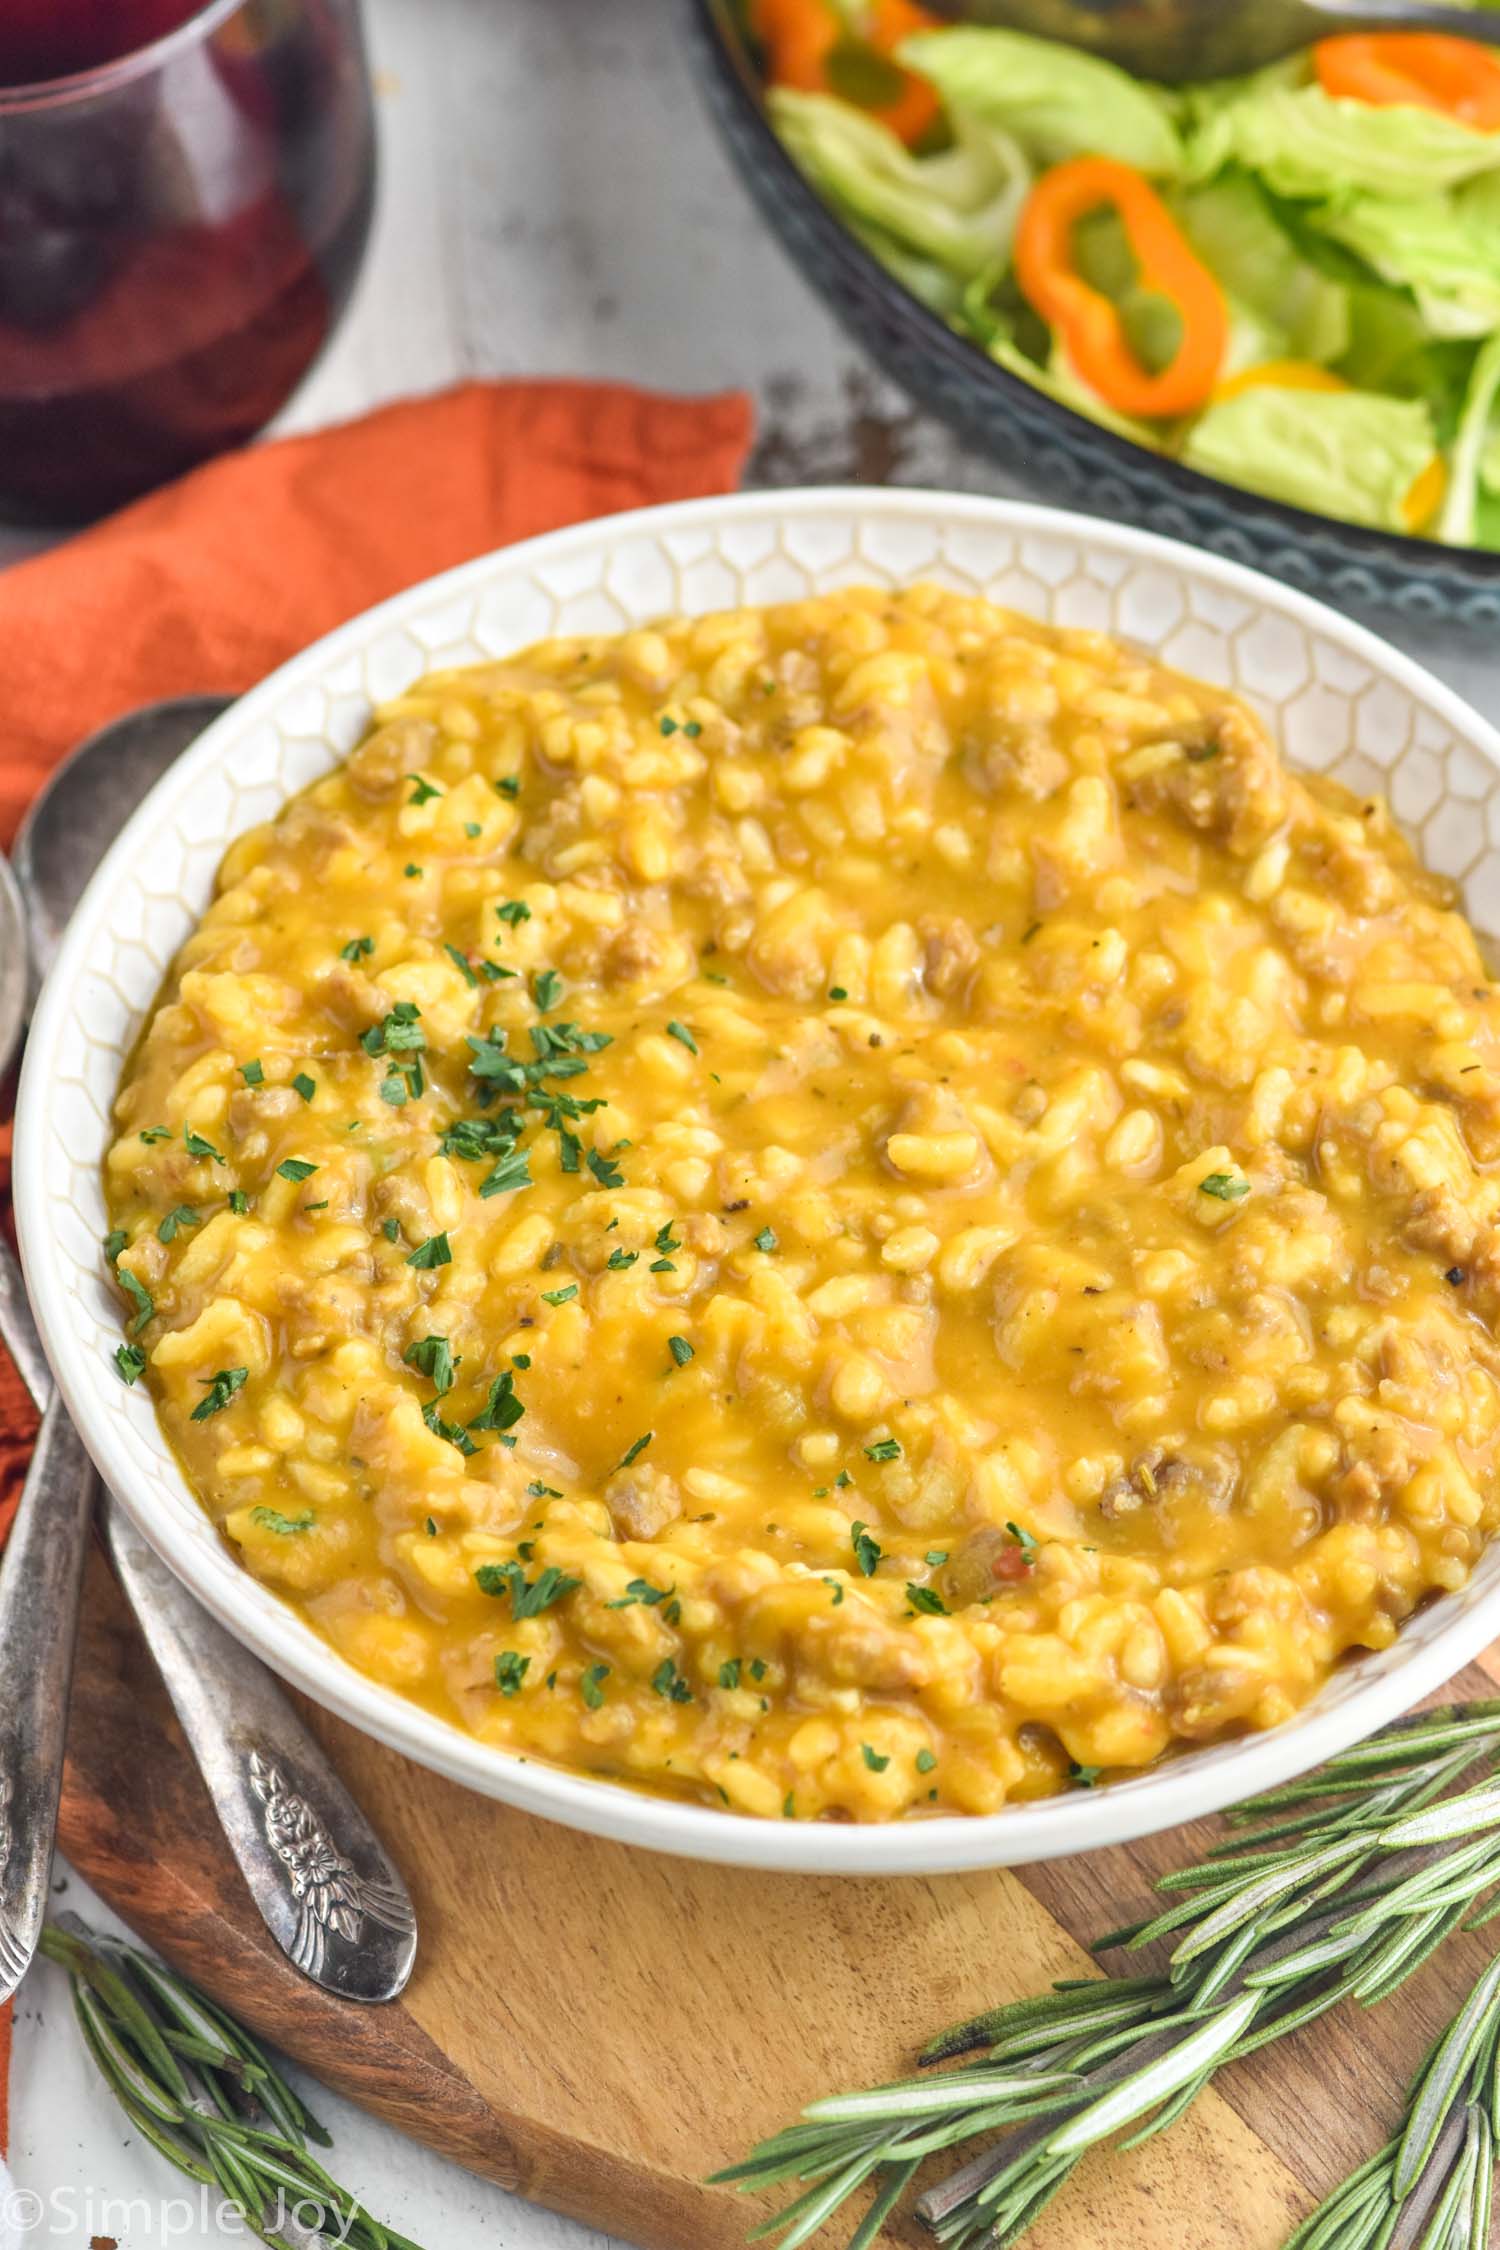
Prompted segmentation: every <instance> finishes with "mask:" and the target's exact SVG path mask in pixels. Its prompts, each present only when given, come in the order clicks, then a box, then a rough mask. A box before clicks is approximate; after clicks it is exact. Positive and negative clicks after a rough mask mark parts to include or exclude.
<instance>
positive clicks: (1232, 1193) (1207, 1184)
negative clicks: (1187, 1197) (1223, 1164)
mask: <svg viewBox="0 0 1500 2250" xmlns="http://www.w3.org/2000/svg"><path fill="white" fill-rule="evenodd" d="M1198 1192H1199V1194H1200V1195H1213V1196H1217V1197H1218V1199H1219V1201H1220V1202H1221V1203H1233V1202H1235V1201H1236V1200H1237V1199H1238V1198H1239V1197H1240V1196H1242V1195H1248V1194H1249V1193H1250V1182H1249V1181H1248V1180H1242V1179H1239V1178H1237V1177H1236V1176H1235V1174H1234V1173H1233V1172H1210V1173H1209V1175H1208V1177H1207V1178H1206V1179H1203V1180H1200V1181H1199V1182H1198Z"/></svg>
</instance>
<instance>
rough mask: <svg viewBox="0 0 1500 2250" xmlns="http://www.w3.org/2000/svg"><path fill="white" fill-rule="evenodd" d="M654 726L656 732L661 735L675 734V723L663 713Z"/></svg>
mask: <svg viewBox="0 0 1500 2250" xmlns="http://www.w3.org/2000/svg"><path fill="white" fill-rule="evenodd" d="M656 724H657V727H658V730H659V731H660V732H661V733H662V734H675V733H676V732H677V721H676V720H675V719H674V718H672V717H670V716H669V714H668V713H667V712H665V711H663V713H662V715H661V717H660V718H659V719H658V720H657V722H656Z"/></svg>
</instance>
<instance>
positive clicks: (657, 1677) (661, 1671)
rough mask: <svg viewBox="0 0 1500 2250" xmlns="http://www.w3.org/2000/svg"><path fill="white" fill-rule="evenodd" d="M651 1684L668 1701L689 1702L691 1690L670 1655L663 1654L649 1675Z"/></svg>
mask: <svg viewBox="0 0 1500 2250" xmlns="http://www.w3.org/2000/svg"><path fill="white" fill-rule="evenodd" d="M651 1685H652V1687H653V1688H654V1689H655V1691H656V1693H657V1694H658V1695H664V1696H665V1697H666V1698H667V1700H668V1702H669V1703H691V1702H692V1700H693V1691H692V1689H691V1688H690V1687H689V1686H688V1684H687V1681H686V1680H685V1679H684V1678H683V1676H682V1674H681V1673H680V1672H679V1671H678V1669H677V1666H676V1664H675V1663H674V1662H673V1660H672V1658H671V1657H670V1656H664V1657H663V1658H662V1660H661V1662H660V1664H658V1665H657V1667H656V1670H655V1671H654V1672H653V1673H652V1675H651Z"/></svg>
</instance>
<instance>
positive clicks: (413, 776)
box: [406, 773, 443, 805]
mask: <svg viewBox="0 0 1500 2250" xmlns="http://www.w3.org/2000/svg"><path fill="white" fill-rule="evenodd" d="M406 778H407V780H408V781H414V782H415V783H416V787H415V788H414V789H413V791H412V793H411V795H410V796H409V797H408V798H407V800H406V801H407V803H408V804H409V805H426V804H430V803H431V802H432V799H433V798H434V797H441V795H442V794H443V792H442V790H441V789H439V788H438V787H437V785H436V783H435V782H431V781H424V780H423V778H422V776H421V774H419V773H409V774H408V775H407V777H406Z"/></svg>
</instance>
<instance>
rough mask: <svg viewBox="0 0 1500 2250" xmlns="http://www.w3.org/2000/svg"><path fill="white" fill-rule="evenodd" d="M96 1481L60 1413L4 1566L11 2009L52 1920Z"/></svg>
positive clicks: (3, 1849)
mask: <svg viewBox="0 0 1500 2250" xmlns="http://www.w3.org/2000/svg"><path fill="white" fill-rule="evenodd" d="M96 1482H97V1480H96V1478H95V1476H94V1469H93V1464H92V1462H91V1461H90V1460H89V1457H88V1455H87V1454H86V1453H85V1452H84V1450H83V1445H82V1442H81V1440H80V1439H79V1438H78V1437H77V1435H76V1434H75V1432H74V1429H73V1425H72V1423H71V1422H70V1421H69V1420H68V1418H67V1415H66V1414H65V1413H64V1412H63V1410H62V1408H61V1406H58V1405H53V1406H50V1407H49V1408H48V1409H47V1412H46V1413H45V1415H44V1416H43V1417H42V1427H41V1431H40V1434H39V1435H38V1438H37V1441H36V1450H35V1452H34V1453H33V1454H32V1457H31V1467H30V1469H29V1470H28V1471H27V1476H26V1483H25V1485H24V1487H23V1488H22V1492H21V1504H20V1507H19V1508H18V1510H17V1512H16V1519H15V1522H14V1524H13V1525H12V1527H11V1534H10V1539H9V1542H8V1544H7V1546H6V1549H5V1560H4V1564H3V1565H0V2001H3V2000H8V1999H9V1997H10V1995H11V1994H12V1993H13V1992H14V1991H15V1989H16V1986H17V1985H18V1984H19V1983H20V1981H21V1979H22V1977H23V1976H24V1975H25V1974H26V1971H27V1969H28V1968H29V1966H30V1964H31V1958H32V1955H33V1954H34V1953H35V1951H36V1947H37V1940H38V1938H39V1937H40V1936H41V1931H42V1922H43V1920H44V1918H45V1916H46V1911H47V1888H48V1881H49V1878H50V1875H51V1871H52V1846H53V1841H54V1838H55V1836H56V1833H57V1802H58V1798H59V1796H60V1794H61V1791H62V1767H63V1740H64V1736H65V1735H66V1732H67V1723H68V1690H69V1687H70V1686H71V1683H72V1678H73V1644H74V1641H75V1640H76V1638H77V1631H78V1599H79V1595H80V1593H81V1591H82V1586H83V1555H84V1544H85V1541H86V1540H87V1537H88V1527H89V1517H90V1515H91V1514H92V1512H93V1506H94V1493H95V1489H96Z"/></svg>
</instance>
